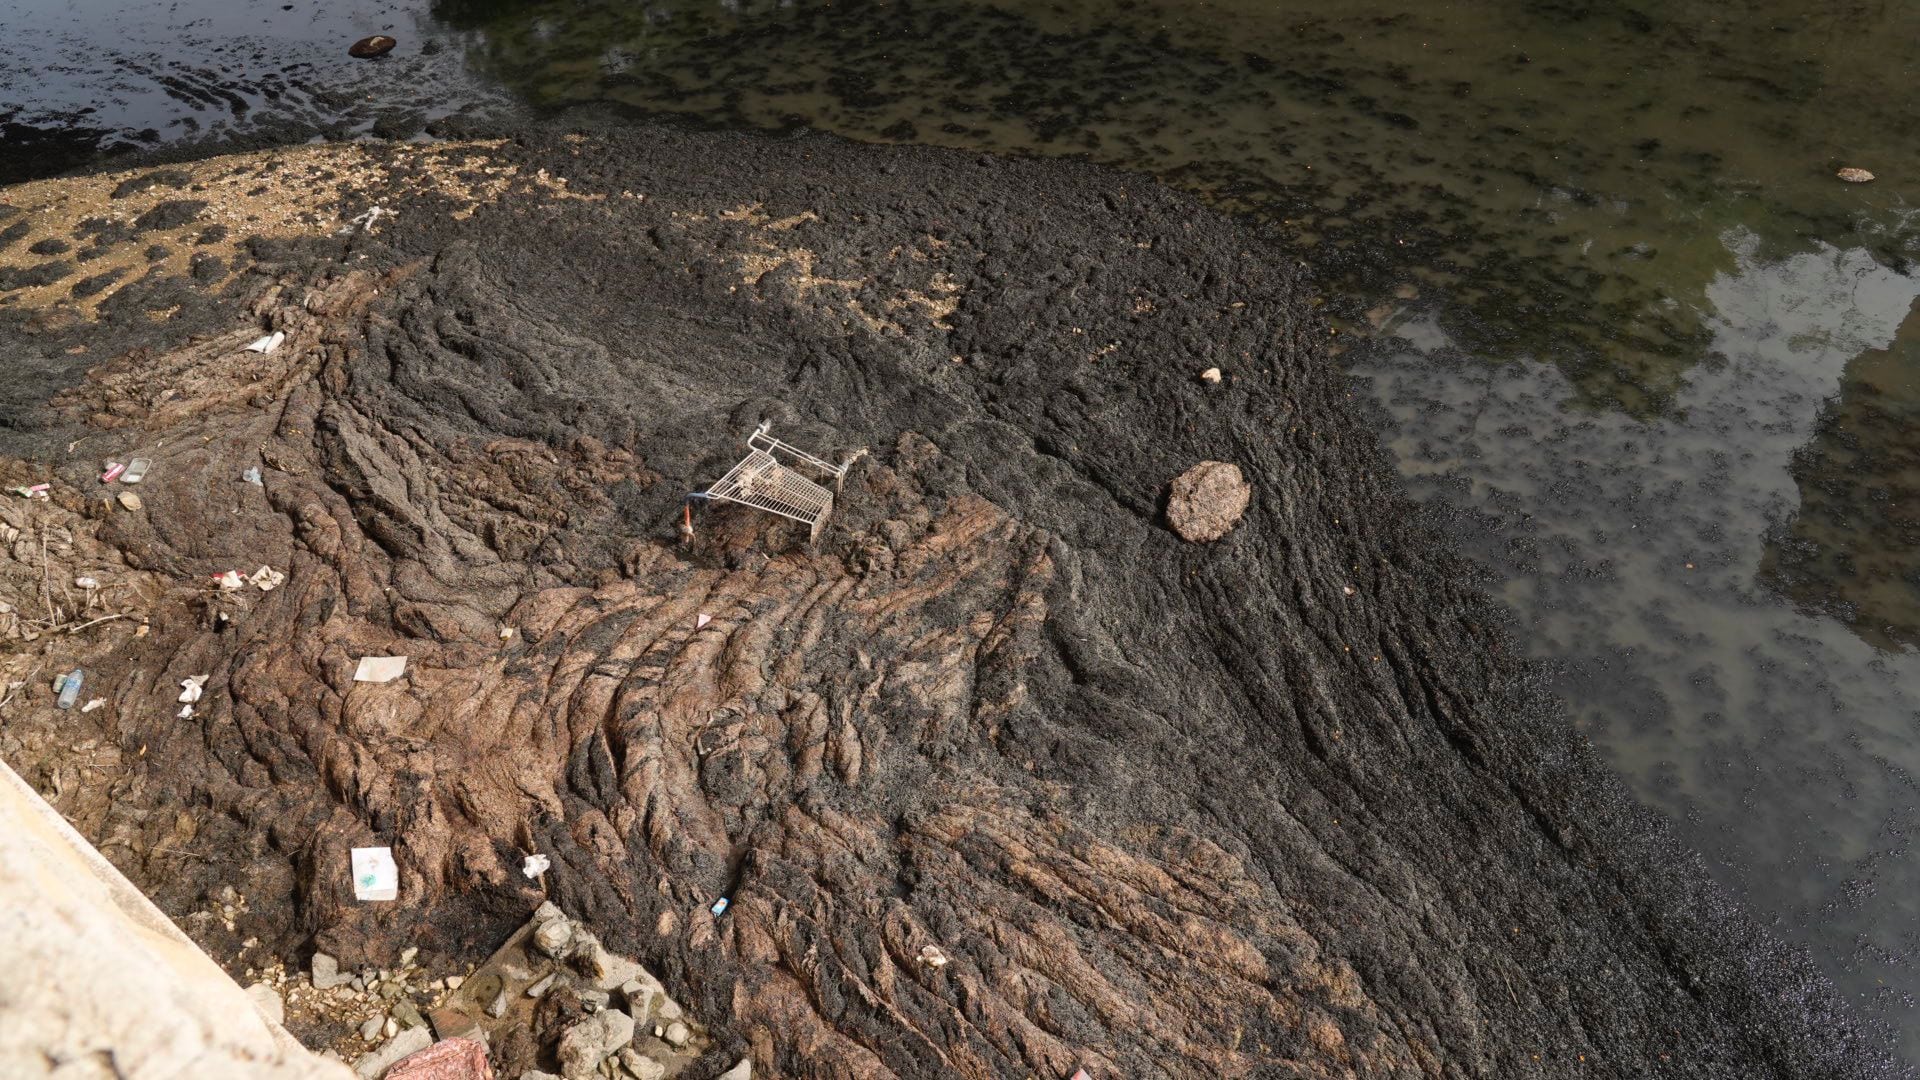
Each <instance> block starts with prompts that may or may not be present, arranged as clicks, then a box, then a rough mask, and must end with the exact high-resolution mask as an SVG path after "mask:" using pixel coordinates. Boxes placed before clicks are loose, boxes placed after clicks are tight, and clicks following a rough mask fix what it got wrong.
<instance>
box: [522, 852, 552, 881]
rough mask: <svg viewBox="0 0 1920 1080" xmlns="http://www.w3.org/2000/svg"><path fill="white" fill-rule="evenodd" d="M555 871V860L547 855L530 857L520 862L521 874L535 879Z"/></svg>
mask: <svg viewBox="0 0 1920 1080" xmlns="http://www.w3.org/2000/svg"><path fill="white" fill-rule="evenodd" d="M551 869H553V860H552V859H549V858H547V857H546V856H545V855H529V856H527V857H526V858H525V859H522V860H521V861H520V872H521V873H522V874H525V875H526V876H527V877H530V878H535V877H539V876H540V875H541V874H544V873H546V872H547V871H549V870H551Z"/></svg>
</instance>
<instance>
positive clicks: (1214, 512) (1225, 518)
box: [1167, 461, 1253, 543]
mask: <svg viewBox="0 0 1920 1080" xmlns="http://www.w3.org/2000/svg"><path fill="white" fill-rule="evenodd" d="M1252 496H1253V487H1252V486H1251V485H1249V484H1248V483H1247V481H1246V478H1245V477H1243V476H1241V475H1240V466H1238V465H1234V464H1230V463H1228V462H1225V461H1203V462H1201V463H1200V464H1198V465H1195V466H1194V467H1193V468H1191V469H1188V470H1187V471H1186V472H1183V473H1181V474H1180V475H1179V476H1178V477H1176V478H1175V479H1174V481H1173V492H1172V494H1171V495H1170V496H1169V497H1168V499H1167V524H1169V525H1172V526H1173V531H1174V532H1177V533H1179V534H1180V536H1181V537H1182V538H1183V539H1186V540H1191V541H1193V542H1195V543H1208V542H1210V541H1214V540H1218V539H1220V538H1221V537H1223V536H1225V535H1227V533H1228V532H1229V531H1230V530H1231V529H1232V528H1233V527H1234V526H1235V525H1238V524H1239V523H1240V515H1242V514H1244V513H1246V512H1247V500H1248V499H1249V498H1251V497H1252Z"/></svg>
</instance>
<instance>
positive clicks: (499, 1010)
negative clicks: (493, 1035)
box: [487, 990, 513, 1020]
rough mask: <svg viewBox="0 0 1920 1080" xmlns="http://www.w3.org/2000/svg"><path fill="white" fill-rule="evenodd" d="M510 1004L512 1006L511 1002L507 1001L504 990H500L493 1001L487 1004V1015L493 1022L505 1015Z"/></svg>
mask: <svg viewBox="0 0 1920 1080" xmlns="http://www.w3.org/2000/svg"><path fill="white" fill-rule="evenodd" d="M511 1004H513V1002H512V1001H511V1000H509V999H508V997H507V992H506V991H505V990H502V991H500V992H499V993H498V994H496V995H494V998H493V1001H491V1002H489V1003H488V1005H487V1015H488V1016H491V1017H493V1018H494V1019H495V1020H498V1019H500V1018H501V1017H503V1016H505V1015H507V1007H508V1006H509V1005H511Z"/></svg>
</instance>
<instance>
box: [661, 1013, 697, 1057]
mask: <svg viewBox="0 0 1920 1080" xmlns="http://www.w3.org/2000/svg"><path fill="white" fill-rule="evenodd" d="M660 1037H661V1038H663V1039H665V1040H667V1045H668V1046H671V1047H673V1048H674V1049H675V1050H678V1049H680V1048H681V1047H683V1046H685V1045H687V1040H688V1039H691V1038H693V1032H691V1031H688V1030H687V1025H685V1024H683V1023H681V1022H680V1021H678V1020H675V1021H674V1022H673V1023H671V1024H668V1025H667V1030H666V1031H665V1032H663V1033H662V1034H661V1036H660Z"/></svg>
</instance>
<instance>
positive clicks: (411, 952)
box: [400, 946, 420, 967]
mask: <svg viewBox="0 0 1920 1080" xmlns="http://www.w3.org/2000/svg"><path fill="white" fill-rule="evenodd" d="M419 955H420V950H419V948H418V947H416V946H408V947H407V948H406V949H403V950H401V952H400V966H401V967H405V966H407V965H408V964H411V963H413V958H414V957H416V956H419Z"/></svg>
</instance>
